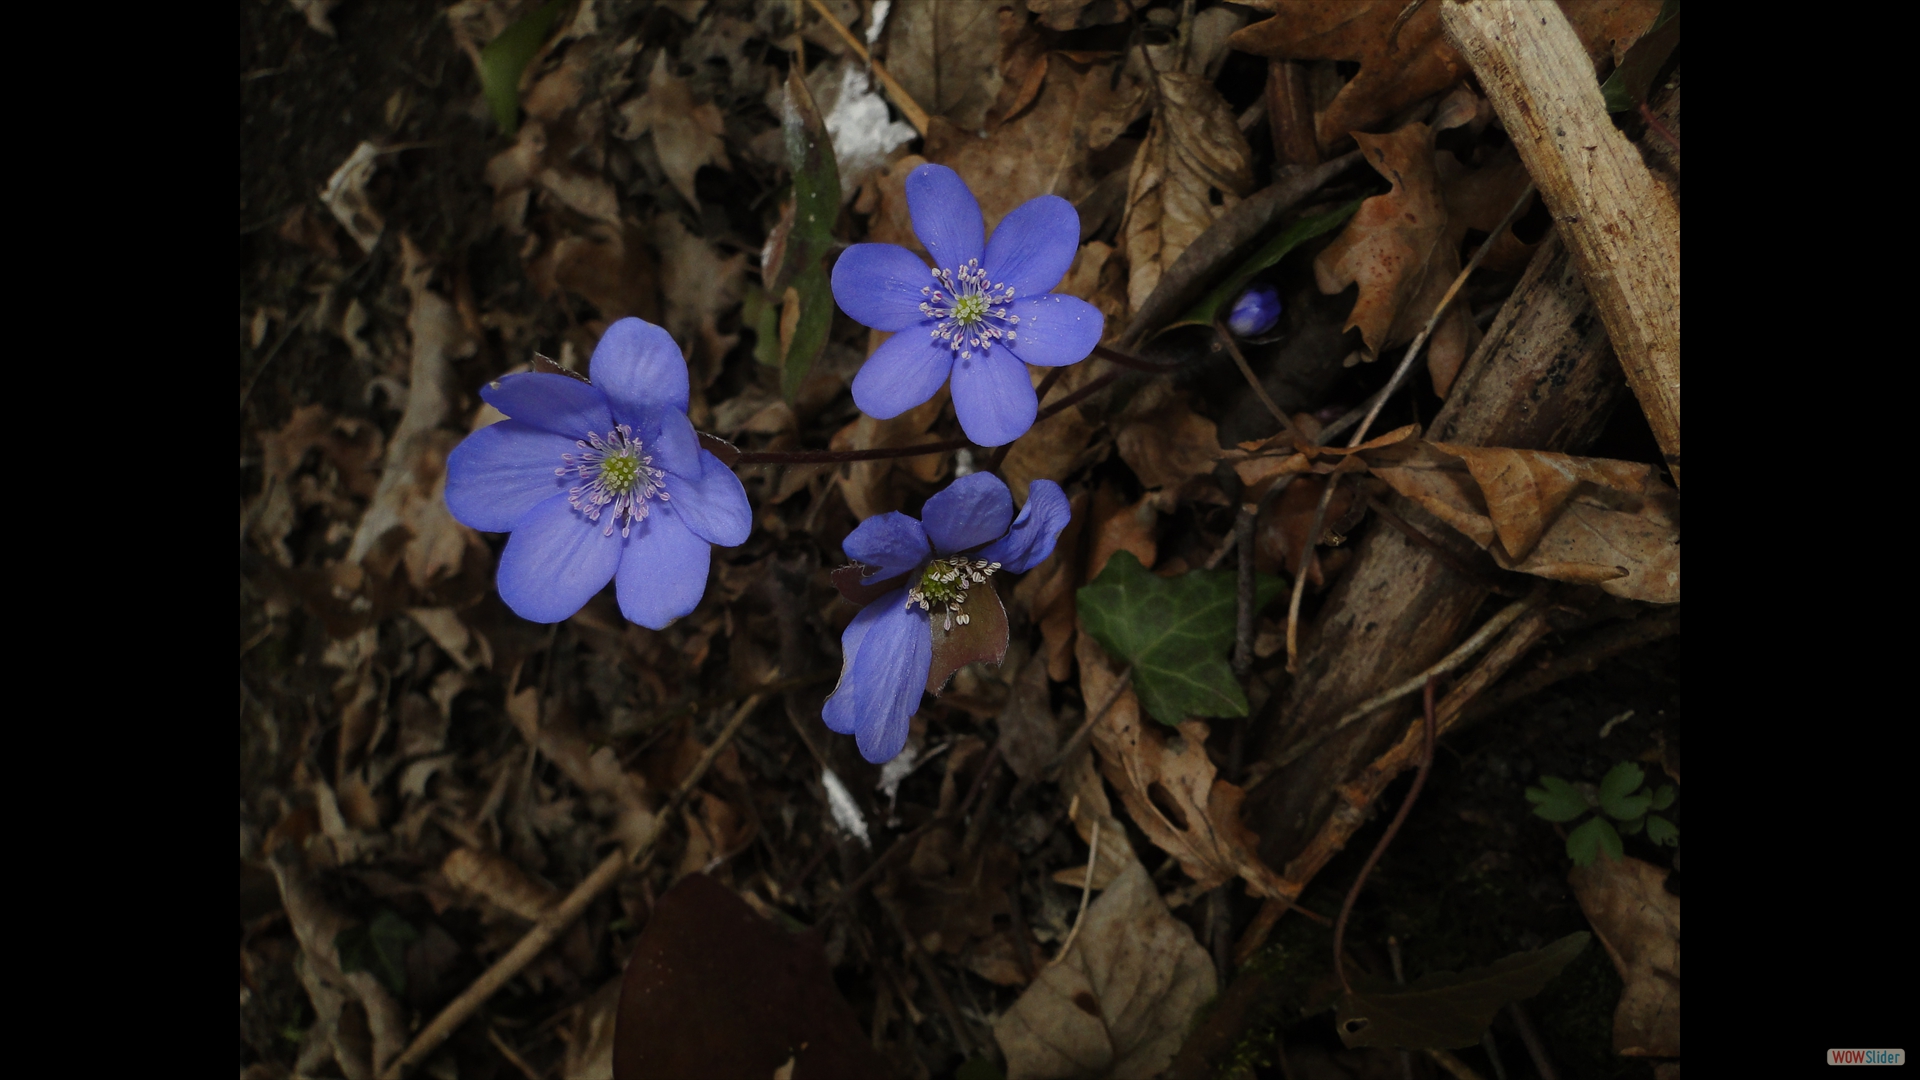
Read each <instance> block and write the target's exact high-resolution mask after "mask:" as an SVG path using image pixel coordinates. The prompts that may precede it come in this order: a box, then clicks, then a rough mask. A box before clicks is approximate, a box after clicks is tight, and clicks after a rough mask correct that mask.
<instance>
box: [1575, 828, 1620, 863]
mask: <svg viewBox="0 0 1920 1080" xmlns="http://www.w3.org/2000/svg"><path fill="white" fill-rule="evenodd" d="M1624 850H1625V849H1623V848H1622V847H1621V846H1620V834H1619V833H1617V832H1614V831H1613V826H1612V825H1609V824H1608V823H1607V819H1606V818H1603V817H1596V818H1594V819H1593V820H1591V821H1589V822H1587V823H1586V824H1585V825H1582V826H1580V827H1579V828H1577V829H1575V830H1573V831H1572V832H1570V833H1568V834H1567V855H1568V856H1570V857H1571V858H1572V859H1573V861H1574V865H1576V866H1592V865H1593V859H1594V856H1595V855H1597V854H1599V853H1600V852H1602V851H1604V852H1606V853H1607V857H1608V858H1610V859H1617V858H1619V857H1620V856H1621V854H1622V853H1623V852H1624Z"/></svg>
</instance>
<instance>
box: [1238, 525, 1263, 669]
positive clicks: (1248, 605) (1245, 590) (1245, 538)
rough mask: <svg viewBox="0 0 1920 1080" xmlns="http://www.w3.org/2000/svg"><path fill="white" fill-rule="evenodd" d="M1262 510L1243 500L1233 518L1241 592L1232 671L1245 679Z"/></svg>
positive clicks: (1250, 652) (1250, 649)
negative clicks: (1255, 552) (1255, 542)
mask: <svg viewBox="0 0 1920 1080" xmlns="http://www.w3.org/2000/svg"><path fill="white" fill-rule="evenodd" d="M1259 514H1260V508H1259V507H1258V506H1256V505H1254V504H1253V503H1241V504H1240V513H1239V514H1238V515H1237V516H1236V517H1235V518H1234V520H1233V535H1234V543H1236V544H1238V545H1240V579H1239V582H1238V584H1239V592H1238V595H1237V597H1236V599H1235V603H1234V619H1233V673H1234V674H1235V675H1237V676H1239V677H1241V678H1243V679H1244V678H1246V677H1247V672H1248V671H1251V670H1252V669H1253V606H1254V605H1253V601H1254V597H1255V592H1256V590H1255V588H1254V583H1255V582H1254V570H1253V525H1254V520H1255V519H1256V518H1257V517H1259Z"/></svg>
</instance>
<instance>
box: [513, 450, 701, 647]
mask: <svg viewBox="0 0 1920 1080" xmlns="http://www.w3.org/2000/svg"><path fill="white" fill-rule="evenodd" d="M496 426H497V425H496ZM611 520H612V519H611V518H609V517H608V516H607V515H605V514H602V515H601V516H600V520H599V521H597V522H595V521H588V520H587V517H586V515H585V514H582V513H581V512H579V511H578V510H575V509H574V508H573V507H572V506H571V505H569V504H568V503H567V496H566V493H565V492H561V493H560V494H558V495H555V496H553V497H552V498H550V499H548V500H547V501H545V502H543V503H541V504H540V505H538V506H536V507H534V508H533V509H532V510H529V511H527V513H525V514H524V515H522V516H521V518H520V520H519V521H518V522H516V523H515V524H514V527H513V535H512V536H511V537H509V538H508V539H507V549H506V550H505V551H503V552H501V553H500V571H499V575H498V577H497V578H496V584H497V586H498V587H499V589H500V599H502V600H505V601H506V602H507V606H508V607H510V608H512V609H513V612H514V614H516V615H518V616H520V617H521V618H523V619H526V620H527V621H529V622H537V623H555V622H559V621H560V620H562V619H564V618H566V617H568V616H569V615H572V614H573V613H574V612H576V611H579V610H580V609H581V608H582V607H584V606H586V603H587V601H589V600H591V599H593V594H594V593H597V592H599V591H600V590H601V589H604V588H606V585H607V582H608V581H611V580H612V579H613V571H614V569H615V568H616V567H618V566H619V565H620V550H621V547H622V545H621V540H620V529H619V526H617V525H616V526H615V527H614V530H613V535H612V536H605V535H603V531H604V530H605V529H606V527H607V525H608V523H609V522H610V521H611ZM700 583H701V585H702V586H703V587H704V586H705V585H706V579H705V578H702V579H701V581H700Z"/></svg>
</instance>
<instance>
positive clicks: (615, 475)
mask: <svg viewBox="0 0 1920 1080" xmlns="http://www.w3.org/2000/svg"><path fill="white" fill-rule="evenodd" d="M639 476H640V462H639V461H637V460H635V459H633V458H630V457H613V458H608V459H607V460H606V463H605V464H603V465H601V466H600V483H601V484H603V485H604V486H605V487H606V489H607V490H608V491H611V492H614V493H616V494H617V493H619V492H623V491H627V490H629V489H630V488H632V487H633V482H634V480H635V479H637V478H638V477H639Z"/></svg>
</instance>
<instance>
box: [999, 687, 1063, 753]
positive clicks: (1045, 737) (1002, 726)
mask: <svg viewBox="0 0 1920 1080" xmlns="http://www.w3.org/2000/svg"><path fill="white" fill-rule="evenodd" d="M1049 696H1050V695H1049V691H1048V686H1047V664H1046V660H1045V658H1044V657H1041V658H1036V659H1032V660H1028V661H1027V662H1026V663H1025V664H1022V665H1021V666H1020V671H1019V674H1017V675H1015V676H1014V679H1013V685H1012V692H1011V693H1009V694H1008V695H1007V703H1006V705H1004V706H1002V707H1001V709H1000V717H999V721H998V723H997V725H996V726H997V727H998V728H999V730H1000V741H999V744H998V745H999V747H1000V757H1001V758H1002V759H1004V760H1005V761H1006V763H1007V767H1008V768H1010V769H1012V770H1013V774H1014V775H1015V776H1018V777H1019V778H1020V779H1022V780H1038V779H1040V774H1041V771H1042V770H1043V769H1045V768H1046V767H1047V765H1048V764H1050V763H1051V762H1052V761H1053V755H1054V754H1056V753H1058V752H1059V751H1060V737H1061V733H1060V727H1059V724H1058V722H1057V721H1056V719H1055V718H1054V715H1053V707H1052V705H1051V703H1050V702H1049V701H1048V698H1049Z"/></svg>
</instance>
